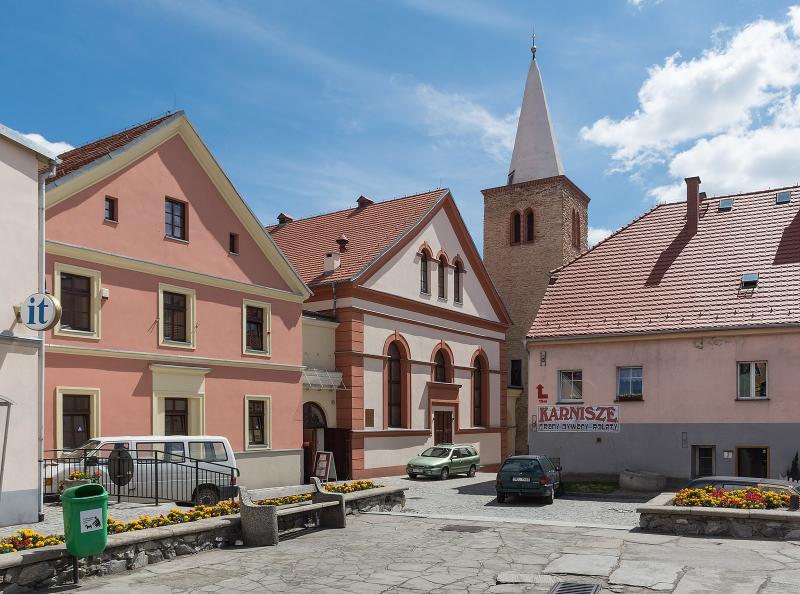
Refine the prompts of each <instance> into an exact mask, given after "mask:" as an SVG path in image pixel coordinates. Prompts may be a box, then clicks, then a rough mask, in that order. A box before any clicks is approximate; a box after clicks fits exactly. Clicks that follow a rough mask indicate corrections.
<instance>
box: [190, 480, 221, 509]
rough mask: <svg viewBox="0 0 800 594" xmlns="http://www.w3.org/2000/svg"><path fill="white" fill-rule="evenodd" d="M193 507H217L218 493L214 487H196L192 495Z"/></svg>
mask: <svg viewBox="0 0 800 594" xmlns="http://www.w3.org/2000/svg"><path fill="white" fill-rule="evenodd" d="M194 503H195V505H217V504H218V503H219V493H217V489H216V487H212V486H211V485H202V486H200V487H197V491H195V493H194Z"/></svg>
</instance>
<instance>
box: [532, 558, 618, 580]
mask: <svg viewBox="0 0 800 594" xmlns="http://www.w3.org/2000/svg"><path fill="white" fill-rule="evenodd" d="M616 564H617V556H616V555H596V554H593V553H588V554H585V555H575V554H573V553H566V554H564V555H561V556H560V557H558V558H557V559H555V560H553V561H551V562H550V563H549V564H548V565H547V567H545V569H544V573H559V574H571V575H593V576H602V577H608V576H609V575H610V574H611V571H612V570H613V569H614V566H615V565H616Z"/></svg>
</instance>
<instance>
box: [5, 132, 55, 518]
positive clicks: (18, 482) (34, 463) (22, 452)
mask: <svg viewBox="0 0 800 594" xmlns="http://www.w3.org/2000/svg"><path fill="white" fill-rule="evenodd" d="M52 159H55V157H54V155H50V154H47V153H46V151H45V149H43V148H41V147H38V146H37V145H35V144H34V143H32V142H30V141H29V140H28V139H27V138H25V137H24V136H22V135H21V134H19V133H18V132H15V131H14V130H11V129H10V128H6V127H5V126H2V125H0V197H2V206H3V212H4V214H3V216H2V217H0V253H2V254H3V255H4V258H3V260H4V263H3V267H2V270H0V526H9V525H13V524H19V523H23V522H36V521H38V520H39V513H40V505H41V494H40V492H41V489H40V486H41V482H40V476H39V463H38V460H39V447H40V445H39V438H40V436H41V430H40V427H41V425H40V423H41V416H40V415H41V412H40V408H39V407H40V386H39V381H38V368H39V356H40V346H41V339H40V337H39V333H38V332H35V331H33V330H29V329H28V328H27V327H26V326H24V325H23V324H22V323H21V322H20V321H18V318H17V314H16V311H15V307H19V306H20V305H21V304H22V302H23V300H24V299H25V298H26V297H27V296H28V295H31V294H33V293H36V292H38V291H39V289H40V287H39V282H40V270H39V262H38V254H39V245H38V242H39V223H38V220H39V217H38V202H39V170H40V168H43V169H47V168H48V167H49V165H50V162H51V160H52ZM53 162H54V161H53Z"/></svg>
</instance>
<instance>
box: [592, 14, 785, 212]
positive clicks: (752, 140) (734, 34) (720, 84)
mask: <svg viewBox="0 0 800 594" xmlns="http://www.w3.org/2000/svg"><path fill="white" fill-rule="evenodd" d="M629 1H631V2H633V1H634V0H629ZM725 33H727V34H728V38H727V41H725V40H723V39H722V35H724V34H725ZM711 39H712V47H711V48H710V49H707V50H705V51H704V52H702V53H701V54H700V55H699V56H697V57H694V58H691V59H687V60H684V59H683V58H682V57H681V56H680V55H679V54H675V55H673V56H670V57H669V58H667V59H666V60H665V62H664V64H663V65H656V66H653V67H652V68H650V70H649V71H648V76H647V79H646V80H645V81H644V83H643V84H642V86H641V88H640V89H639V93H638V97H639V107H638V109H636V110H635V111H634V112H633V113H631V114H629V115H628V116H626V117H623V118H621V119H613V118H610V117H604V118H601V119H600V120H598V121H596V122H594V124H592V125H591V126H588V127H585V128H583V129H582V130H581V135H582V137H583V138H584V139H585V140H588V141H590V142H593V143H595V144H598V145H600V146H604V147H608V148H610V149H611V150H612V161H613V163H614V166H613V167H612V171H631V170H635V169H641V168H642V167H647V166H653V165H656V164H665V165H666V166H667V169H668V172H669V176H670V177H672V178H673V179H675V178H677V180H676V181H675V182H674V183H667V184H665V185H661V186H658V187H655V188H652V189H651V190H650V191H649V192H648V195H649V196H650V197H652V198H653V199H654V200H655V201H657V202H671V201H677V200H683V199H685V189H684V187H683V182H682V178H683V177H689V176H692V175H699V176H700V177H701V178H703V180H704V185H703V189H704V190H705V191H707V192H708V193H709V194H713V193H725V192H738V191H747V190H753V189H760V188H765V187H770V186H771V187H777V186H779V185H788V184H794V183H795V182H796V181H797V180H796V179H792V178H791V177H792V176H796V175H797V174H796V173H795V172H794V171H793V168H795V167H796V165H795V163H796V158H795V159H794V161H795V163H793V160H792V155H793V154H794V155H796V154H797V153H798V150H800V134H798V132H799V131H800V93H798V91H800V7H797V6H796V7H792V8H790V9H789V11H788V16H787V18H786V20H785V21H782V22H778V21H774V20H764V19H761V20H757V21H755V22H753V23H750V24H748V25H746V26H745V27H743V28H742V29H740V30H737V31H729V30H727V31H726V30H725V29H717V30H715V31H714V32H713V33H712V36H711Z"/></svg>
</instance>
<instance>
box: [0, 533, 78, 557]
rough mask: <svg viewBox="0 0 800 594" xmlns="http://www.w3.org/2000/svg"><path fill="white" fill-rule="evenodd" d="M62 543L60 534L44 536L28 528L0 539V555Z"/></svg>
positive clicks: (62, 538) (62, 539)
mask: <svg viewBox="0 0 800 594" xmlns="http://www.w3.org/2000/svg"><path fill="white" fill-rule="evenodd" d="M62 542H64V537H63V536H62V535H60V534H53V535H50V536H45V535H44V534H41V533H39V532H35V531H33V530H31V529H30V528H25V529H23V530H17V531H16V532H15V533H14V535H13V536H7V537H5V538H3V539H0V554H2V553H15V552H17V551H24V550H26V549H39V548H41V547H48V546H50V545H57V544H61V543H62Z"/></svg>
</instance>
